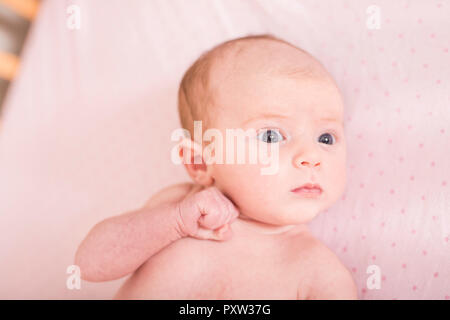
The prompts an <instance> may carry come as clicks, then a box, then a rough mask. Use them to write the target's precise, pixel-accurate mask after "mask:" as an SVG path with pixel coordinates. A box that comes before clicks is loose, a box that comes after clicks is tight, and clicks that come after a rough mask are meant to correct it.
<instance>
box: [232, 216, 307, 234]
mask: <svg viewBox="0 0 450 320" xmlns="http://www.w3.org/2000/svg"><path fill="white" fill-rule="evenodd" d="M231 228H232V229H233V231H234V232H235V233H243V234H254V235H274V236H275V235H280V236H283V235H292V234H298V233H300V232H305V231H307V230H308V227H307V225H306V224H296V225H272V224H267V223H264V222H261V221H257V220H254V219H252V218H249V217H246V216H243V215H240V216H239V217H238V218H237V219H236V220H235V221H234V222H233V223H232V224H231Z"/></svg>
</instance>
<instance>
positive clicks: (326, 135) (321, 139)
mask: <svg viewBox="0 0 450 320" xmlns="http://www.w3.org/2000/svg"><path fill="white" fill-rule="evenodd" d="M330 141H334V138H333V136H332V135H331V134H329V133H324V134H322V135H321V136H320V137H319V142H321V143H325V144H330V143H328V142H330ZM331 144H334V142H333V143H331Z"/></svg>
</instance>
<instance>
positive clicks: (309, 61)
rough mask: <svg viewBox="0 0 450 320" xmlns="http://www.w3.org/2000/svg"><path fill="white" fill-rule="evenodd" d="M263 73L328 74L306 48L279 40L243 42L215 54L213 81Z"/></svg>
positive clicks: (324, 75)
mask: <svg viewBox="0 0 450 320" xmlns="http://www.w3.org/2000/svg"><path fill="white" fill-rule="evenodd" d="M255 73H264V74H267V75H271V74H273V75H276V74H286V75H296V76H299V77H300V76H302V75H304V76H317V77H326V76H328V73H327V72H326V70H325V68H324V67H323V66H322V65H321V63H320V62H319V61H318V60H316V59H315V58H314V57H312V56H311V55H310V54H309V53H307V52H306V51H303V50H301V49H299V48H296V47H293V46H292V45H289V44H286V43H284V42H280V41H274V40H263V41H261V40H260V41H254V40H253V41H244V42H243V43H237V44H235V45H234V46H230V47H224V48H221V49H219V50H218V52H215V53H214V55H213V59H212V63H211V71H210V81H211V82H216V83H215V84H217V83H223V81H225V80H231V81H232V80H233V78H235V77H239V76H245V75H252V74H255Z"/></svg>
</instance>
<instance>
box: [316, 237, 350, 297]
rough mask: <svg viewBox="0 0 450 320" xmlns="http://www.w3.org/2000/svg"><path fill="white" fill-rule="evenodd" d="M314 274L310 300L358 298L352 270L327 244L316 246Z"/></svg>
mask: <svg viewBox="0 0 450 320" xmlns="http://www.w3.org/2000/svg"><path fill="white" fill-rule="evenodd" d="M314 251H315V253H314V258H313V259H312V260H311V261H312V263H313V264H314V276H313V277H312V281H311V285H310V290H309V294H308V296H307V299H308V300H357V299H358V295H357V288H356V285H355V282H354V281H353V278H352V276H351V274H350V272H349V271H348V270H347V268H346V267H345V266H344V265H343V264H342V263H341V262H340V261H339V259H338V257H337V256H336V255H335V254H334V253H333V252H332V251H331V250H330V249H328V248H327V247H326V246H325V245H323V244H318V245H317V246H315V250H314Z"/></svg>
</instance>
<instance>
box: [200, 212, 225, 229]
mask: <svg viewBox="0 0 450 320" xmlns="http://www.w3.org/2000/svg"><path fill="white" fill-rule="evenodd" d="M225 222H226V221H225V217H224V216H223V215H221V214H220V213H219V211H218V210H211V211H210V212H208V213H206V214H204V215H202V216H201V217H200V218H199V219H198V223H199V225H200V226H202V227H204V228H207V229H217V228H219V227H221V226H223V225H224V224H225Z"/></svg>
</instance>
